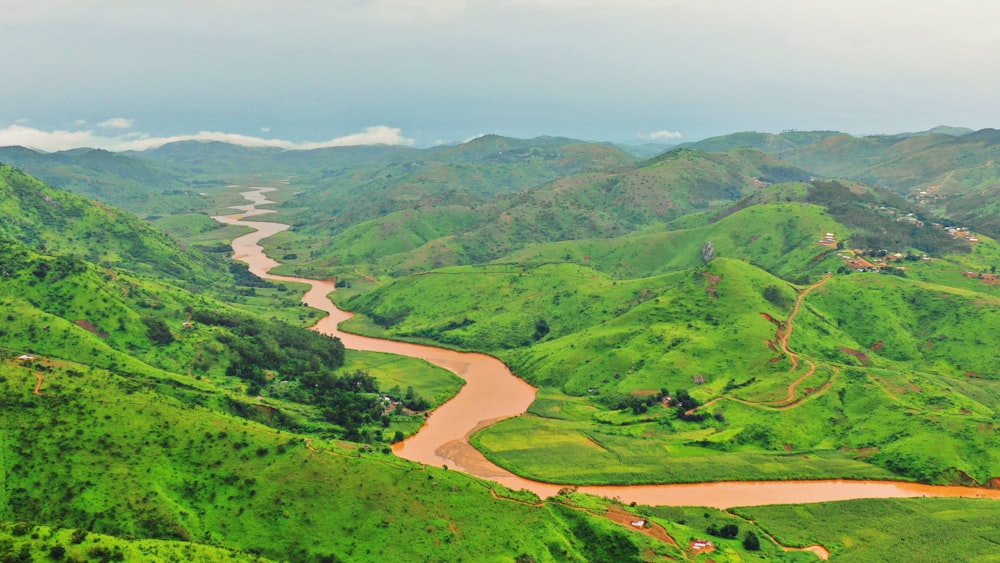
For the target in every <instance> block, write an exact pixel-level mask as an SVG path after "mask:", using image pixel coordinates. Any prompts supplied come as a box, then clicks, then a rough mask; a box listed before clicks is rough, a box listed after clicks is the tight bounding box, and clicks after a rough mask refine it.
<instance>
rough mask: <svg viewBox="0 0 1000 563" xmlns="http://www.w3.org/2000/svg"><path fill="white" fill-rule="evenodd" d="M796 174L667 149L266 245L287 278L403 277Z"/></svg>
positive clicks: (622, 228) (648, 218) (612, 229)
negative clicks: (634, 161) (502, 194)
mask: <svg viewBox="0 0 1000 563" xmlns="http://www.w3.org/2000/svg"><path fill="white" fill-rule="evenodd" d="M804 175H805V173H804V172H802V171H801V170H798V169H795V168H793V167H789V166H786V165H783V164H781V163H780V162H778V161H776V160H774V159H773V158H770V157H768V156H767V155H765V154H763V153H760V152H758V151H749V150H737V151H733V152H731V153H726V154H714V155H706V154H702V153H699V152H695V151H683V150H682V151H674V152H671V153H668V154H666V155H663V156H661V157H657V158H655V159H653V160H650V161H647V162H644V163H642V164H640V165H637V166H635V167H631V168H626V169H614V170H607V169H605V170H595V171H587V172H581V173H578V174H573V175H569V176H566V177H563V178H560V179H558V180H556V181H553V182H551V183H548V184H545V185H542V186H539V187H537V188H533V189H530V190H527V191H523V192H521V193H518V194H515V195H511V196H509V197H507V198H504V199H500V200H497V201H494V202H492V203H489V204H486V205H480V206H477V207H470V206H469V205H468V203H467V202H463V201H462V200H460V199H459V200H458V201H453V200H452V199H450V198H449V199H448V200H447V201H444V202H442V201H438V200H437V199H436V198H430V199H420V200H419V201H420V202H421V203H420V205H419V206H418V207H417V208H416V209H414V210H410V211H406V212H398V213H394V214H390V215H387V216H385V217H382V218H381V219H378V220H374V221H367V222H363V223H361V224H358V225H355V226H353V227H351V228H350V229H348V230H345V231H344V232H342V233H340V234H335V235H334V236H332V237H331V234H333V233H334V232H335V230H334V231H332V230H331V229H332V228H331V226H330V225H328V224H325V223H322V222H320V223H314V224H310V225H309V226H299V227H297V228H296V231H295V232H291V233H283V234H282V235H280V236H278V237H274V238H273V239H271V240H270V241H267V243H266V244H267V245H268V250H269V251H270V252H272V254H274V255H277V256H281V255H289V254H291V255H294V256H295V258H294V259H292V260H291V261H290V265H289V266H287V267H286V268H285V270H284V271H287V272H295V271H299V272H311V271H320V270H322V269H326V270H327V271H330V270H333V271H335V272H337V273H338V274H341V275H348V276H349V275H352V274H353V270H354V269H355V268H358V267H362V269H363V270H364V271H365V272H371V273H375V274H377V275H382V274H397V273H412V272H416V271H422V270H427V269H432V268H436V267H441V266H447V265H456V264H468V263H482V262H487V261H490V260H495V259H497V258H499V257H501V256H503V255H505V254H507V253H509V252H512V251H514V250H518V249H521V248H525V247H528V246H530V245H534V244H539V243H548V242H553V241H563V240H576V239H582V238H613V237H620V236H623V235H626V234H629V233H632V232H635V231H638V230H640V229H643V228H644V227H649V226H651V225H657V224H660V223H662V222H664V221H669V220H672V219H675V218H678V217H680V216H682V215H684V214H686V213H690V212H692V211H697V210H707V209H715V208H719V207H721V206H723V205H726V204H729V203H731V202H732V201H735V200H738V199H740V198H741V197H743V196H744V195H746V194H749V193H751V192H753V191H755V190H758V189H761V188H762V187H763V186H765V185H767V184H768V183H770V182H779V181H784V180H791V179H801V178H802V177H803V176H804ZM338 220H339V219H338ZM296 268H297V269H296Z"/></svg>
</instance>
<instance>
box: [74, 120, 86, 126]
mask: <svg viewBox="0 0 1000 563" xmlns="http://www.w3.org/2000/svg"><path fill="white" fill-rule="evenodd" d="M86 124H87V120H86V119H77V120H76V121H74V122H73V126H74V127H83V126H84V125H86Z"/></svg>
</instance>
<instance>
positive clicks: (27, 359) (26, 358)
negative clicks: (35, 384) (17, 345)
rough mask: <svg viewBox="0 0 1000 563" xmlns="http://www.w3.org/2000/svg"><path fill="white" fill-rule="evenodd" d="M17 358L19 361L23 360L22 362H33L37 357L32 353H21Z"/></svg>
mask: <svg viewBox="0 0 1000 563" xmlns="http://www.w3.org/2000/svg"><path fill="white" fill-rule="evenodd" d="M17 359H18V360H19V361H22V362H33V361H35V357H34V356H32V355H31V354H21V355H20V356H18V357H17Z"/></svg>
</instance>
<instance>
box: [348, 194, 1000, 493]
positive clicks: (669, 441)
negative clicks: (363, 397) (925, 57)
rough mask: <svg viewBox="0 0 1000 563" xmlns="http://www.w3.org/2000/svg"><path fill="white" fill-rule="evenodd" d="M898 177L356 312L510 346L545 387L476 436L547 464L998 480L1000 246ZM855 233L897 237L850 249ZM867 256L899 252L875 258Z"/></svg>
mask: <svg viewBox="0 0 1000 563" xmlns="http://www.w3.org/2000/svg"><path fill="white" fill-rule="evenodd" d="M893 197H895V196H893V195H892V194H883V193H880V192H877V191H871V190H870V189H869V188H865V187H863V186H857V185H849V184H845V183H837V182H815V183H812V184H794V183H793V184H782V185H778V186H775V187H773V188H767V189H764V190H762V191H759V192H756V193H754V194H753V195H751V196H749V197H748V198H747V199H745V200H743V201H741V202H740V203H738V204H736V205H734V206H733V207H732V208H730V210H728V211H726V212H722V213H718V214H716V216H715V219H714V221H712V222H710V223H709V224H707V225H706V226H700V227H694V228H689V229H685V230H680V231H667V232H656V231H655V230H654V231H651V232H647V233H645V234H640V235H634V236H631V237H624V238H618V239H607V240H600V239H590V240H575V241H566V242H560V243H550V244H542V245H535V246H530V247H528V248H526V249H525V250H522V251H519V252H517V253H514V254H511V255H508V256H506V257H504V258H503V259H501V260H498V261H497V262H496V263H493V264H490V265H483V266H475V267H461V268H442V269H438V270H434V271H430V272H426V273H423V274H421V275H414V276H409V277H405V278H399V279H397V280H394V281H393V282H391V283H387V284H383V285H382V286H380V287H378V288H377V289H375V290H373V291H371V292H370V293H367V294H364V295H360V296H358V297H355V298H353V299H350V300H348V301H347V302H346V305H347V307H348V308H352V309H357V310H359V311H361V312H363V313H365V315H366V316H367V317H368V319H369V321H367V324H366V321H365V320H364V319H361V318H358V319H356V320H355V321H352V322H353V323H354V324H353V325H352V326H353V327H354V329H356V330H361V331H366V332H371V333H375V334H381V335H387V336H390V337H394V338H404V339H413V340H422V341H427V340H429V341H433V342H439V343H445V344H447V345H450V346H455V347H459V348H468V349H476V350H485V351H490V352H492V353H494V354H497V355H499V356H500V357H501V358H502V359H504V360H505V361H506V362H507V363H508V364H509V365H511V367H512V368H513V369H514V370H515V372H516V373H518V374H519V375H521V376H522V377H525V378H526V379H527V380H528V381H530V382H532V383H533V384H535V385H538V386H540V387H541V390H540V392H539V398H538V400H537V401H536V402H535V404H534V405H533V406H532V408H531V409H530V410H529V414H528V415H527V416H524V417H520V418H516V419H511V420H507V421H503V422H501V423H499V424H497V425H494V426H491V427H489V428H487V429H485V430H483V431H481V432H480V433H479V434H477V435H476V436H475V437H474V440H475V443H476V444H477V446H479V447H480V448H481V449H483V450H484V451H485V452H486V453H487V455H488V456H489V457H491V459H493V460H494V461H496V462H498V463H499V464H501V465H503V466H506V467H508V468H510V469H512V470H514V471H515V472H517V473H520V474H524V475H527V476H530V477H533V478H537V479H541V480H548V481H553V482H581V483H635V482H663V481H690V480H704V479H745V478H759V479H764V478H780V479H784V478H793V477H796V476H809V477H813V478H815V477H819V476H825V477H853V478H876V477H881V478H886V477H888V476H890V475H893V474H894V475H896V476H901V477H907V478H913V479H917V480H922V481H927V482H969V483H971V482H975V483H980V484H983V483H986V482H988V481H990V480H991V479H992V478H993V477H994V476H996V475H997V472H998V471H1000V460H998V459H995V456H994V455H993V454H992V453H990V452H992V451H994V450H995V448H996V446H997V444H996V443H995V438H994V433H993V432H992V422H991V421H992V417H993V416H994V415H995V412H996V408H997V406H998V403H997V398H998V395H997V392H998V390H1000V388H998V387H997V386H996V385H995V382H993V381H992V378H993V375H994V373H993V372H994V371H995V369H993V367H991V366H994V367H995V366H996V365H997V362H998V361H1000V356H998V355H997V353H996V351H995V350H993V349H992V348H990V347H989V346H988V342H989V336H988V331H989V330H990V329H989V328H987V327H993V326H1000V319H998V318H996V315H997V313H996V308H994V307H991V306H990V304H991V303H993V302H994V301H996V299H997V298H998V297H1000V295H997V291H998V290H997V286H996V285H994V284H992V282H991V281H990V279H991V278H990V276H991V275H992V274H989V273H988V272H989V271H991V270H995V268H994V263H996V262H997V261H998V258H1000V247H998V246H997V245H996V243H994V242H993V241H992V240H990V239H988V238H985V237H983V238H982V239H981V240H979V242H977V243H975V244H973V245H970V244H969V243H968V242H967V241H966V240H965V239H960V238H956V237H954V236H952V235H950V234H948V233H947V232H946V231H945V230H944V229H943V228H941V227H935V226H932V225H930V224H929V223H926V224H924V225H923V226H917V225H914V224H913V223H911V222H908V221H901V220H900V217H904V216H905V215H906V213H904V212H907V209H909V208H908V207H906V206H908V205H910V204H907V203H906V202H903V201H897V200H894V199H893ZM897 199H898V198H897ZM893 205H900V206H903V207H902V208H896V207H892V206H893ZM913 209H914V210H916V211H917V212H920V211H919V209H916V208H913ZM890 211H891V212H890ZM831 232H832V233H835V239H831V240H829V241H825V240H824V237H825V233H831ZM838 241H839V242H838ZM709 242H711V243H712V249H713V250H712V257H711V260H710V263H708V264H707V265H706V264H705V261H706V260H705V256H706V255H705V249H706V248H707V246H706V245H707V243H709ZM818 242H822V243H823V244H818ZM855 243H857V244H859V245H861V246H862V247H864V246H865V245H869V244H872V245H875V247H876V248H878V247H881V246H882V245H885V246H886V247H888V249H889V250H884V251H883V254H884V257H881V258H880V257H876V256H868V255H867V254H864V253H863V252H862V251H861V250H857V251H855V250H847V249H846V248H840V247H848V248H850V247H853V246H854V244H855ZM932 250H933V251H934V252H935V257H934V258H932V259H930V260H929V261H928V260H923V259H922V258H921V256H922V253H924V252H930V251H932ZM955 252H957V253H955ZM938 253H941V254H938ZM897 254H898V257H897ZM942 254H943V255H942ZM864 256H867V259H870V260H872V261H873V264H877V265H878V267H881V268H882V270H881V272H882V273H876V272H872V271H868V272H860V273H858V272H855V270H856V269H857V268H856V266H855V262H856V261H858V260H859V259H863V258H862V257H864ZM875 267H876V266H872V267H871V268H869V269H871V270H874V269H875ZM833 272H839V274H837V275H834V274H833ZM792 319H794V321H793V320H792ZM793 322H794V325H793ZM789 326H794V329H791V328H789ZM792 330H794V331H795V332H794V337H793V336H792V334H791V331H792ZM970 351H971V352H970ZM667 396H670V397H671V398H670V400H669V402H668V403H667V404H669V405H670V406H669V407H668V408H665V407H664V404H663V400H664V399H665V398H666V397H667ZM687 397H690V400H688V399H687ZM700 405H704V406H700ZM830 421H836V422H835V424H829V422H830ZM984 425H985V426H984ZM932 444H933V446H932ZM577 457H579V458H580V460H581V462H580V463H568V464H567V463H565V460H567V459H576V458H577ZM584 459H586V460H588V461H587V462H586V463H584V462H583V460H584Z"/></svg>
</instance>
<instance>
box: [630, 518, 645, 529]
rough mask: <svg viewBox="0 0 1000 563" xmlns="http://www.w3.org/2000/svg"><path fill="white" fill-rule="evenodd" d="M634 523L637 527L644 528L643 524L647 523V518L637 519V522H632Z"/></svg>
mask: <svg viewBox="0 0 1000 563" xmlns="http://www.w3.org/2000/svg"><path fill="white" fill-rule="evenodd" d="M632 525H633V526H635V527H636V528H642V527H643V526H645V525H646V521H645V520H636V521H635V522H632Z"/></svg>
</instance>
